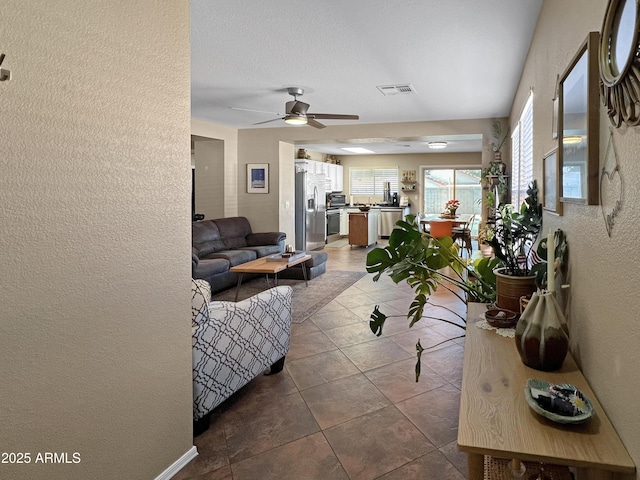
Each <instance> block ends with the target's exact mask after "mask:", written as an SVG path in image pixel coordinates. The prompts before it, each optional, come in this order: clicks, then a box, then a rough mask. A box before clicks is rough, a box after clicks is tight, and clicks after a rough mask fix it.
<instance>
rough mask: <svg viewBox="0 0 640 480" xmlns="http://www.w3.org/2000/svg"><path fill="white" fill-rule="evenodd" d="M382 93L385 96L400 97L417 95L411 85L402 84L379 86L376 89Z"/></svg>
mask: <svg viewBox="0 0 640 480" xmlns="http://www.w3.org/2000/svg"><path fill="white" fill-rule="evenodd" d="M376 88H377V89H378V90H380V92H381V93H382V94H383V95H385V96H389V95H399V94H401V93H404V94H407V93H416V89H415V88H413V85H411V84H410V83H401V84H399V85H378V86H377V87H376Z"/></svg>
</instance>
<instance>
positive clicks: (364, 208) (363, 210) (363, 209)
mask: <svg viewBox="0 0 640 480" xmlns="http://www.w3.org/2000/svg"><path fill="white" fill-rule="evenodd" d="M358 208H359V209H360V211H361V212H368V211H369V209H370V208H371V207H367V206H361V207H358Z"/></svg>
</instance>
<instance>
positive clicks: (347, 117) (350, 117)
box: [307, 113, 360, 120]
mask: <svg viewBox="0 0 640 480" xmlns="http://www.w3.org/2000/svg"><path fill="white" fill-rule="evenodd" d="M307 116H309V117H313V118H323V119H325V120H360V116H359V115H342V114H339V113H307Z"/></svg>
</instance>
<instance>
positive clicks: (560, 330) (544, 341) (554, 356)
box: [515, 291, 569, 371]
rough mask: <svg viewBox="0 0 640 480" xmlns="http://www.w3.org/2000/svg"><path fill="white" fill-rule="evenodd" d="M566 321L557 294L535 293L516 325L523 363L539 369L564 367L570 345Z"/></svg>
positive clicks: (546, 369)
mask: <svg viewBox="0 0 640 480" xmlns="http://www.w3.org/2000/svg"><path fill="white" fill-rule="evenodd" d="M565 324H566V322H565V320H564V315H563V313H562V311H561V310H560V307H559V306H558V302H556V299H555V297H554V295H553V294H552V293H549V292H546V291H544V292H536V293H534V294H533V296H532V297H531V301H530V302H529V304H528V305H527V308H526V309H525V310H524V312H522V315H520V319H519V320H518V323H517V325H516V335H515V339H516V347H517V349H518V353H519V354H520V358H521V359H522V362H523V363H524V364H525V365H527V366H528V367H531V368H535V369H536V370H543V371H552V370H558V369H559V368H561V367H562V362H563V361H564V358H565V357H566V356H567V350H568V348H569V339H568V337H567V333H566V331H565V328H566V327H565Z"/></svg>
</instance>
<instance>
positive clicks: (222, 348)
mask: <svg viewBox="0 0 640 480" xmlns="http://www.w3.org/2000/svg"><path fill="white" fill-rule="evenodd" d="M292 299H293V289H292V288H291V287H289V286H280V287H275V288H271V289H269V290H266V291H264V292H261V293H258V294H257V295H254V296H253V297H250V298H248V299H246V300H243V301H241V302H237V303H236V302H218V301H214V302H211V303H209V305H208V310H209V319H208V320H207V321H203V322H202V323H199V324H198V325H197V327H196V328H195V330H194V333H193V387H194V397H193V404H194V407H193V410H194V420H198V419H199V418H202V417H204V416H205V415H207V414H208V413H209V412H210V411H211V410H213V409H214V408H215V407H216V406H218V405H219V404H220V403H222V402H223V401H224V400H226V399H227V398H229V397H230V396H231V395H232V394H233V393H234V392H236V391H237V390H238V389H240V388H241V387H243V386H244V385H246V384H247V383H248V382H249V381H250V380H252V379H253V378H255V377H256V376H257V375H259V374H260V373H262V372H263V371H265V370H266V369H268V368H269V367H270V366H272V365H273V364H275V363H276V362H278V361H279V360H281V359H282V358H283V357H284V356H285V355H286V354H287V352H288V351H289V341H290V337H291V301H292Z"/></svg>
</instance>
